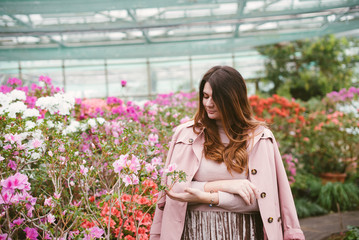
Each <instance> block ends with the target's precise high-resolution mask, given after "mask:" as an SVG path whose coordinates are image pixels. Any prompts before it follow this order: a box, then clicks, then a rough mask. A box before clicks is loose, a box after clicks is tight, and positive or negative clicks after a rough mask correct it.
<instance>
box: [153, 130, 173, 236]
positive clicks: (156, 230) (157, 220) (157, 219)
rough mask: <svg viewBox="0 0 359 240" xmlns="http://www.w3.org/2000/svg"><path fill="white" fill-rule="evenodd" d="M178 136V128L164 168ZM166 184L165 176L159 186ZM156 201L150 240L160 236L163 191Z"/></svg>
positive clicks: (164, 203) (164, 197)
mask: <svg viewBox="0 0 359 240" xmlns="http://www.w3.org/2000/svg"><path fill="white" fill-rule="evenodd" d="M178 134H179V127H178V128H177V129H176V131H175V133H174V134H173V136H172V140H171V142H170V147H169V150H168V153H167V158H166V163H165V168H167V166H168V165H169V164H170V162H171V158H172V154H173V149H174V146H175V144H176V139H177V137H178ZM166 182H167V179H166V177H165V176H163V178H162V181H161V184H162V185H164V184H166ZM158 199H159V200H158V202H157V205H156V210H155V214H154V217H153V221H152V225H151V231H150V240H157V239H160V236H161V227H162V216H163V210H164V207H165V205H166V194H165V193H164V192H163V191H161V192H160V193H159V194H158Z"/></svg>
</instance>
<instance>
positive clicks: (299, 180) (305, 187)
mask: <svg viewBox="0 0 359 240" xmlns="http://www.w3.org/2000/svg"><path fill="white" fill-rule="evenodd" d="M321 188H322V183H321V180H320V178H318V177H316V176H314V175H312V174H309V173H305V174H303V173H301V174H297V176H296V177H295V182H294V183H293V184H292V193H293V195H294V197H295V198H306V199H308V200H311V201H312V202H314V201H315V200H316V199H317V198H318V196H319V193H320V190H321Z"/></svg>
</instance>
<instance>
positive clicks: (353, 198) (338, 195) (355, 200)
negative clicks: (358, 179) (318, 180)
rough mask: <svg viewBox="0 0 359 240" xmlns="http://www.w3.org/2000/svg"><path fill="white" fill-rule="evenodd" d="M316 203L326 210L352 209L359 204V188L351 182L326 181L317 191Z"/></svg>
mask: <svg viewBox="0 0 359 240" xmlns="http://www.w3.org/2000/svg"><path fill="white" fill-rule="evenodd" d="M318 204H319V205H321V206H322V207H324V208H325V209H327V210H332V211H337V210H338V205H339V207H340V210H341V211H347V210H353V209H355V208H356V207H357V206H358V204H359V188H358V186H356V185H355V184H353V183H340V182H335V183H331V182H329V183H327V184H326V185H324V186H323V187H322V188H321V190H320V193H319V197H318Z"/></svg>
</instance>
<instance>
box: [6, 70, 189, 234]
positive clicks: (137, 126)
mask: <svg viewBox="0 0 359 240" xmlns="http://www.w3.org/2000/svg"><path fill="white" fill-rule="evenodd" d="M8 84H9V85H10V86H7V87H6V86H3V87H2V88H1V91H2V93H0V104H1V105H0V114H1V120H2V121H1V125H0V132H1V135H0V145H1V149H2V150H1V151H0V167H1V169H2V171H1V187H0V194H1V195H0V223H1V228H0V239H25V238H27V239H95V238H106V239H110V238H113V237H114V236H115V235H116V236H119V239H130V237H135V238H137V239H140V238H141V239H146V238H147V237H148V231H149V224H150V222H151V221H152V220H151V219H152V214H153V208H154V206H155V204H156V202H157V200H158V199H157V193H158V191H160V190H163V189H165V188H166V187H167V186H162V185H161V176H163V175H167V176H169V177H173V178H174V181H182V180H184V179H185V175H184V173H183V172H181V171H177V170H176V169H175V166H171V165H170V166H167V167H166V168H164V165H163V162H164V161H163V158H164V155H165V152H166V144H159V140H158V135H157V133H158V130H156V128H154V127H152V126H151V128H150V129H149V128H148V126H149V125H148V126H146V125H144V124H143V123H141V121H142V122H145V120H141V121H140V117H143V113H138V114H136V109H139V108H140V107H137V106H135V105H132V104H130V103H127V104H126V105H125V106H122V105H121V104H120V106H119V107H123V108H124V109H125V110H126V111H125V112H123V111H119V110H114V111H115V114H111V117H108V115H106V114H110V112H106V113H105V112H101V111H98V110H96V109H95V111H96V112H91V111H90V112H89V114H92V115H88V116H87V117H86V116H85V117H81V116H79V115H78V111H77V110H78V108H76V107H78V105H81V102H80V101H79V100H77V101H76V100H75V99H73V98H72V97H70V96H68V95H67V94H65V93H64V92H63V91H62V90H61V89H59V88H55V87H53V86H52V84H51V79H49V78H47V77H43V76H42V77H40V84H39V85H32V86H31V89H28V88H26V87H22V86H21V81H20V80H18V79H9V81H8ZM117 104H118V103H117ZM131 108H132V109H135V110H133V111H128V110H129V109H131ZM110 109H112V108H110ZM141 114H142V115H141ZM100 116H102V117H100ZM104 117H106V119H105V118H104ZM179 117H180V116H179ZM183 117H185V116H183ZM81 118H82V120H81ZM139 186H141V187H139ZM146 186H148V187H147V188H146ZM126 196H127V199H126ZM128 197H129V199H128ZM106 204H107V207H110V209H112V207H113V206H116V207H117V208H118V207H119V208H118V211H119V212H117V213H115V212H111V210H110V211H106V210H104V209H105V207H106ZM116 218H117V219H121V220H123V222H122V223H119V224H120V226H117V227H116V228H114V226H113V224H112V223H113V221H115V220H116ZM113 219H115V220H113ZM128 226H131V230H132V232H128ZM143 226H147V227H146V228H145V229H143ZM134 229H135V230H134Z"/></svg>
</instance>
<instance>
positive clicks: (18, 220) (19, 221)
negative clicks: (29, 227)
mask: <svg viewBox="0 0 359 240" xmlns="http://www.w3.org/2000/svg"><path fill="white" fill-rule="evenodd" d="M24 221H25V219H23V218H17V219H15V220H14V221H13V222H12V224H11V225H12V227H13V226H15V225H18V226H20V225H21V224H22V223H23V222H24Z"/></svg>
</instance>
